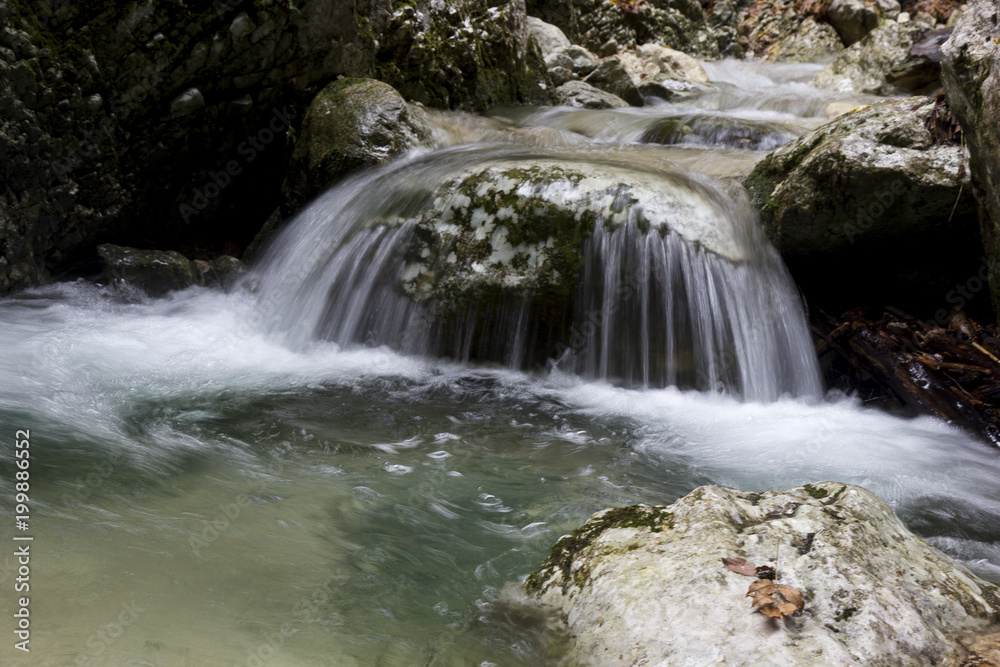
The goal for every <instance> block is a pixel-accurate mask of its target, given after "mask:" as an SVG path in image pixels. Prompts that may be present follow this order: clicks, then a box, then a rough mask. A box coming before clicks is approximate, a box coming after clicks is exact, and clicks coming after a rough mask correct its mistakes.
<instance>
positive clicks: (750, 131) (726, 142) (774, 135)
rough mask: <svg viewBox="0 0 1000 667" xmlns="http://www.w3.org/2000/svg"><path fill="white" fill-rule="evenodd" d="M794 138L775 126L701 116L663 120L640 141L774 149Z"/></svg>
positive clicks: (731, 118) (793, 135)
mask: <svg viewBox="0 0 1000 667" xmlns="http://www.w3.org/2000/svg"><path fill="white" fill-rule="evenodd" d="M794 138H795V133H794V132H793V131H791V130H788V129H787V128H784V127H781V126H780V125H778V124H777V123H772V122H768V121H763V120H747V119H743V118H734V117H733V116H726V115H719V114H711V113H701V114H687V115H683V116H671V117H667V118H664V119H662V120H660V121H657V123H656V124H655V125H654V126H652V127H651V128H650V129H649V130H647V131H646V132H645V133H644V134H643V135H642V138H641V139H640V141H641V142H643V143H647V144H698V145H702V146H718V147H725V148H744V149H748V150H765V151H766V150H773V149H775V148H777V147H778V146H781V145H782V144H785V143H787V142H789V141H791V140H792V139H794Z"/></svg>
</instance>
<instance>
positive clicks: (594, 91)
mask: <svg viewBox="0 0 1000 667" xmlns="http://www.w3.org/2000/svg"><path fill="white" fill-rule="evenodd" d="M555 92H556V100H558V103H559V104H560V105H561V106H565V107H578V108H580V109H621V108H623V107H627V106H629V104H628V102H626V101H625V100H623V99H622V98H620V97H618V96H617V95H613V94H611V93H609V92H606V91H603V90H601V89H600V88H595V87H594V86H592V85H590V84H589V83H585V82H583V81H567V82H566V83H564V84H563V85H561V86H559V87H558V88H556V91H555Z"/></svg>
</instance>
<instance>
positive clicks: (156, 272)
mask: <svg viewBox="0 0 1000 667" xmlns="http://www.w3.org/2000/svg"><path fill="white" fill-rule="evenodd" d="M97 254H98V255H99V256H100V258H101V260H102V261H103V262H104V276H105V279H107V280H109V281H112V282H116V283H117V282H122V283H125V284H127V285H131V286H133V287H137V288H139V289H141V290H143V291H145V292H146V293H147V294H149V295H150V296H153V297H159V296H163V295H165V294H167V293H168V292H172V291H175V290H182V289H186V288H188V287H191V286H193V285H199V284H201V279H200V277H199V272H198V267H197V266H196V265H195V263H194V262H192V261H191V260H190V259H188V258H187V257H185V256H184V255H182V254H180V253H179V252H176V251H173V250H139V249H137V248H126V247H124V246H118V245H112V244H110V243H106V244H104V245H101V246H98V247H97Z"/></svg>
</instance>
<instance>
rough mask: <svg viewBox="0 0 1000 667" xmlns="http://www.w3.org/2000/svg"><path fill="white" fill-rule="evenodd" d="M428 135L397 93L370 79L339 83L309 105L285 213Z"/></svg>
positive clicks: (291, 171)
mask: <svg viewBox="0 0 1000 667" xmlns="http://www.w3.org/2000/svg"><path fill="white" fill-rule="evenodd" d="M430 136H431V129H430V127H429V126H428V125H427V123H426V122H425V121H424V120H423V118H422V117H421V115H420V113H419V111H418V110H416V109H414V108H413V107H411V106H410V105H409V104H408V103H407V102H406V100H404V99H403V97H402V95H400V94H399V93H398V92H396V90H395V89H394V88H393V87H392V86H390V85H388V84H386V83H382V82H381V81H376V80H374V79H356V78H344V79H340V80H338V81H335V82H333V83H331V84H330V85H329V86H327V87H326V88H324V89H323V90H322V91H321V92H320V93H319V94H318V95H317V96H316V98H315V99H314V100H313V101H312V104H310V105H309V110H308V111H307V112H306V116H305V119H304V120H303V122H302V131H301V136H300V137H299V140H298V142H297V143H296V144H295V151H294V152H293V154H292V161H291V165H290V167H289V174H288V178H287V179H286V180H285V184H284V188H283V190H284V195H285V208H286V212H289V213H290V212H292V211H295V210H297V209H299V208H300V207H301V206H302V205H303V204H305V203H306V202H307V201H308V200H309V199H311V198H312V197H315V196H316V195H317V194H319V193H320V192H322V191H323V190H325V189H327V188H329V187H330V186H332V185H334V184H335V183H337V182H338V181H340V180H341V179H343V178H344V177H345V176H347V175H348V174H350V173H351V172H352V171H355V170H357V169H360V168H363V167H371V166H375V165H380V164H385V163H387V162H389V161H390V160H392V159H393V158H395V157H398V156H399V155H400V154H402V153H405V152H406V151H408V150H410V149H412V148H415V147H417V146H420V145H423V144H425V143H427V142H428V141H429V140H430Z"/></svg>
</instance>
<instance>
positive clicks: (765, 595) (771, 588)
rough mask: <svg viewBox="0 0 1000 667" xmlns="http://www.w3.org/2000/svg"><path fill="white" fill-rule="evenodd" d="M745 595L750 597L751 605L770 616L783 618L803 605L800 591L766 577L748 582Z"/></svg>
mask: <svg viewBox="0 0 1000 667" xmlns="http://www.w3.org/2000/svg"><path fill="white" fill-rule="evenodd" d="M747 597H749V598H752V599H753V601H752V603H751V606H752V607H753V610H754V611H759V612H760V613H762V614H764V615H765V616H769V617H770V618H784V617H785V616H790V615H791V614H794V613H795V612H797V611H802V608H803V607H805V600H804V599H803V597H802V592H801V591H800V590H799V589H797V588H794V587H792V586H788V585H786V584H775V583H774V582H773V581H770V580H768V579H758V580H757V581H755V582H753V583H752V584H750V588H749V589H748V590H747Z"/></svg>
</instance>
